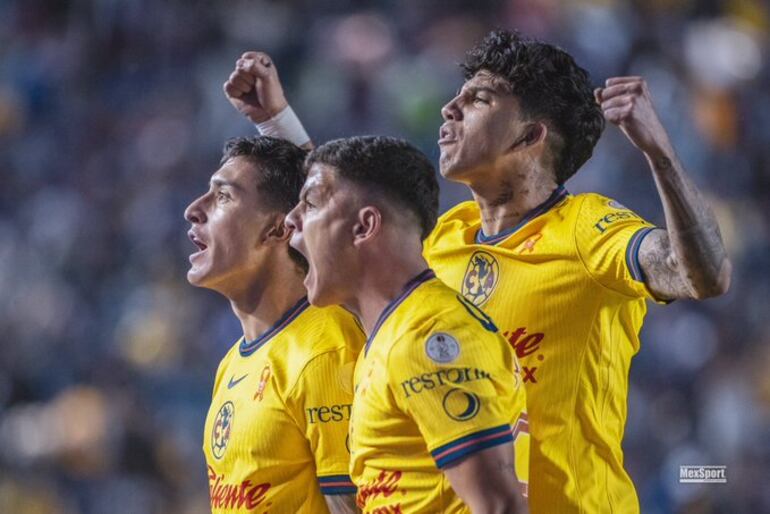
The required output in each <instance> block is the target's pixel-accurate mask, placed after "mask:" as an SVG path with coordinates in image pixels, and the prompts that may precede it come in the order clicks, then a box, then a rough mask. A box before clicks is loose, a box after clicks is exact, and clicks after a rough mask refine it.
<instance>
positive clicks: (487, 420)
mask: <svg viewBox="0 0 770 514" xmlns="http://www.w3.org/2000/svg"><path fill="white" fill-rule="evenodd" d="M355 384H356V388H355V397H354V400H353V417H352V420H351V422H350V450H351V463H350V469H351V476H352V478H353V481H354V482H355V484H356V485H357V486H358V493H357V498H356V499H357V503H358V505H359V507H361V509H362V510H363V512H364V513H377V514H384V513H391V512H403V513H407V512H408V513H410V514H416V513H429V514H438V513H467V512H469V510H468V509H467V507H466V506H465V505H464V504H463V503H462V501H461V500H460V498H459V497H458V496H457V495H456V494H455V493H454V491H453V490H452V488H451V486H450V484H449V480H448V479H447V478H446V477H445V476H444V473H443V472H442V471H441V470H442V469H443V468H446V467H447V466H450V465H452V464H454V463H457V462H459V460H460V459H462V458H464V457H466V456H468V455H471V454H473V453H475V452H477V451H480V450H483V449H485V448H491V447H493V446H497V445H501V444H506V445H510V448H511V452H514V451H515V457H516V472H517V476H518V478H519V479H520V480H521V481H522V483H523V488H526V480H527V461H528V457H529V453H528V452H529V435H528V434H527V431H528V428H527V415H526V399H525V396H524V387H522V386H521V378H520V376H519V372H518V363H517V361H516V357H515V355H514V352H513V350H512V349H511V347H510V345H508V343H507V342H506V341H505V340H504V339H503V338H502V337H501V336H500V334H499V333H497V327H495V326H494V324H493V323H492V322H491V320H490V319H489V318H488V317H487V316H486V315H485V314H483V313H482V312H481V311H480V310H479V309H478V308H476V307H475V306H473V305H472V304H471V303H470V302H468V301H467V300H465V299H464V298H462V297H461V296H460V295H459V294H458V293H457V292H456V291H453V290H452V289H450V288H448V287H447V286H446V285H444V284H443V283H442V282H441V281H439V280H438V279H436V278H435V275H434V274H433V272H432V271H430V270H426V271H424V272H423V273H421V274H420V275H418V276H417V277H416V278H415V279H414V280H412V281H410V282H409V284H407V285H406V287H405V289H404V291H403V292H402V294H401V295H400V296H399V297H398V298H396V299H395V300H393V301H392V302H391V303H390V304H389V305H388V307H387V308H386V309H385V310H384V311H383V313H382V314H381V315H380V318H379V320H378V321H377V324H376V326H375V328H374V329H373V331H372V334H371V335H370V337H369V339H368V340H367V344H366V346H365V349H364V351H363V352H361V354H360V355H359V358H358V363H357V364H356V373H355ZM512 441H515V442H512Z"/></svg>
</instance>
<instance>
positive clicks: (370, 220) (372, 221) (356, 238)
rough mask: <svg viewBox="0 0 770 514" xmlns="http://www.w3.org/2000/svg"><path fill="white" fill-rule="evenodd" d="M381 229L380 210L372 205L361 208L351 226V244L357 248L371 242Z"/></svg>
mask: <svg viewBox="0 0 770 514" xmlns="http://www.w3.org/2000/svg"><path fill="white" fill-rule="evenodd" d="M381 229H382V213H381V212H380V210H379V209H378V208H377V207H375V206H373V205H367V206H365V207H361V208H360V209H359V210H358V213H357V216H356V222H355V224H354V225H353V244H354V245H356V246H357V245H359V244H361V243H365V242H367V241H369V240H371V239H372V238H373V237H374V236H376V235H377V234H378V233H379V232H380V230H381Z"/></svg>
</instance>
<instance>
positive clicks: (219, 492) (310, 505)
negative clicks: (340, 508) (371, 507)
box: [203, 298, 364, 514]
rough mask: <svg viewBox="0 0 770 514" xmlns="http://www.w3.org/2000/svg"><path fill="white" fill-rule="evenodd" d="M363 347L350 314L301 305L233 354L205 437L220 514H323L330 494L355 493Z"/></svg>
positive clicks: (219, 380) (220, 375)
mask: <svg viewBox="0 0 770 514" xmlns="http://www.w3.org/2000/svg"><path fill="white" fill-rule="evenodd" d="M363 342H364V334H363V332H362V330H361V329H360V326H359V325H358V322H357V320H356V319H355V318H354V317H353V315H352V314H350V313H348V312H347V311H345V310H344V309H342V308H341V307H328V308H323V309H321V308H317V307H313V306H311V305H310V304H309V303H308V301H307V299H305V298H303V299H302V300H301V301H300V302H299V303H297V304H296V305H295V306H294V307H292V308H291V309H290V310H289V311H288V312H286V313H285V314H284V316H282V318H281V319H280V320H279V321H278V322H276V323H275V325H273V327H272V328H270V329H269V330H267V331H266V332H264V333H263V334H262V335H261V336H260V337H258V338H257V339H256V340H254V341H246V340H245V339H244V338H241V339H240V340H239V341H238V342H237V343H236V344H235V345H234V346H233V348H231V349H230V351H229V352H228V353H227V355H226V356H225V357H224V359H223V360H222V362H221V364H220V365H219V369H218V371H217V376H216V381H215V383H214V393H213V398H212V402H211V408H210V409H209V412H208V416H207V417H206V425H205V431H204V439H203V451H204V453H205V455H206V462H207V464H208V478H209V493H210V501H211V510H212V512H214V513H220V512H222V513H224V512H253V513H259V514H263V513H270V514H296V513H312V514H316V513H319V512H328V509H327V507H326V503H325V500H324V498H323V495H335V494H354V493H355V487H354V486H353V483H352V482H351V480H350V478H349V475H348V464H349V460H350V454H349V451H348V449H347V432H348V422H349V419H350V412H351V404H352V399H353V370H354V367H355V359H356V357H357V355H358V352H359V351H360V349H361V347H362V346H363Z"/></svg>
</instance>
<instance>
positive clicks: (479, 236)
mask: <svg viewBox="0 0 770 514" xmlns="http://www.w3.org/2000/svg"><path fill="white" fill-rule="evenodd" d="M568 194H569V193H568V192H567V190H566V189H565V188H564V186H559V187H557V188H556V189H555V190H554V191H553V193H551V196H549V197H548V199H547V200H546V201H544V202H543V203H541V204H540V205H538V206H537V207H535V208H534V209H532V210H530V211H529V212H527V213H526V214H525V215H524V217H523V218H521V221H519V222H518V223H517V224H516V225H514V226H513V227H511V228H507V229H505V230H503V231H502V232H498V233H497V234H495V235H493V236H486V235H484V231H483V230H482V229H481V228H479V230H478V232H476V244H485V245H496V244H497V243H499V242H501V241H503V240H504V239H506V238H507V237H508V236H510V235H511V234H513V233H514V232H516V231H517V230H519V229H520V228H521V227H523V226H524V225H526V224H527V223H529V222H530V221H532V220H533V219H535V218H537V217H538V216H540V215H541V214H545V213H546V212H548V211H549V210H551V208H552V207H553V206H555V205H556V204H557V203H559V202H560V201H562V200H563V199H564V198H565V197H566V196H567V195H568Z"/></svg>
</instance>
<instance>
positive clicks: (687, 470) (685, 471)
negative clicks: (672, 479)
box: [679, 466, 727, 484]
mask: <svg viewBox="0 0 770 514" xmlns="http://www.w3.org/2000/svg"><path fill="white" fill-rule="evenodd" d="M679 483H682V484H726V483H727V466H679Z"/></svg>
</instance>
